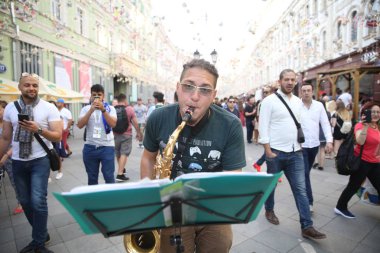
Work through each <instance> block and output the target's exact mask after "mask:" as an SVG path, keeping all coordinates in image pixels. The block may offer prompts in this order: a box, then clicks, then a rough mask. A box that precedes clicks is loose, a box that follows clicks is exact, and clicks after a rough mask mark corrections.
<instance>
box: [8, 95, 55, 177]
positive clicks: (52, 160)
mask: <svg viewBox="0 0 380 253" xmlns="http://www.w3.org/2000/svg"><path fill="white" fill-rule="evenodd" d="M14 104H15V106H16V108H17V111H18V112H19V113H21V107H20V105H19V103H18V101H15V102H14ZM33 135H34V138H36V140H37V141H38V142H39V143H40V145H41V146H42V148H43V149H44V150H45V152H46V154H47V155H48V157H49V160H50V169H51V170H52V171H57V170H59V168H60V167H61V163H62V162H61V158H60V157H59V155H58V153H57V151H56V150H55V149H54V148H52V149H49V148H48V146H47V145H46V143H45V142H44V141H43V140H42V139H41V136H40V135H39V134H38V133H33Z"/></svg>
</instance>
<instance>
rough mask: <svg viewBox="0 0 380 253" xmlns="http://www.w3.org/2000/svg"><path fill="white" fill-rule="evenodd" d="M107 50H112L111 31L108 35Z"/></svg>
mask: <svg viewBox="0 0 380 253" xmlns="http://www.w3.org/2000/svg"><path fill="white" fill-rule="evenodd" d="M108 50H109V51H110V52H113V34H112V32H110V33H109V36H108Z"/></svg>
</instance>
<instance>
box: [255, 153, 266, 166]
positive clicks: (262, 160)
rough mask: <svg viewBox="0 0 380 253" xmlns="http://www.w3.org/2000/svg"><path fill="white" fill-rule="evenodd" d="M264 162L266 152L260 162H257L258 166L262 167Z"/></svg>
mask: <svg viewBox="0 0 380 253" xmlns="http://www.w3.org/2000/svg"><path fill="white" fill-rule="evenodd" d="M264 162H265V152H264V154H263V155H262V156H261V157H260V158H259V160H257V162H256V164H257V165H259V166H261V165H263V164H264Z"/></svg>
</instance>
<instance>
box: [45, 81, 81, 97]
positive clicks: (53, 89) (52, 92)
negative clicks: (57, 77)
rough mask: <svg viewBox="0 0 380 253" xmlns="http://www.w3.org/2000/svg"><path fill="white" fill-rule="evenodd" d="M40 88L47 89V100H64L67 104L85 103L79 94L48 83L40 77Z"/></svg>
mask: <svg viewBox="0 0 380 253" xmlns="http://www.w3.org/2000/svg"><path fill="white" fill-rule="evenodd" d="M40 86H41V88H43V89H45V90H46V92H47V95H46V96H45V99H46V100H57V99H58V98H63V99H64V100H65V103H80V102H82V101H83V95H82V94H81V93H79V92H76V91H73V90H69V89H65V88H62V87H59V86H58V85H57V84H55V83H53V82H50V81H47V80H45V79H43V78H41V77H40Z"/></svg>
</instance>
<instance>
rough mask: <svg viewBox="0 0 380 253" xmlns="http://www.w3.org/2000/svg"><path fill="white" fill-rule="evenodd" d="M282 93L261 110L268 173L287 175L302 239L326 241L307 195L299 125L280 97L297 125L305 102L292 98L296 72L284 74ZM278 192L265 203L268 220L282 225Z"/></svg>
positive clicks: (261, 129) (261, 136) (273, 96)
mask: <svg viewBox="0 0 380 253" xmlns="http://www.w3.org/2000/svg"><path fill="white" fill-rule="evenodd" d="M279 83H280V89H279V90H278V91H277V92H276V93H275V94H271V95H269V96H268V97H266V98H265V99H264V100H263V102H262V103H261V106H260V115H259V116H260V125H259V132H260V139H259V142H260V143H262V144H263V145H264V149H265V156H266V162H267V172H268V173H278V172H280V171H284V173H285V176H286V177H287V179H288V181H289V184H290V187H291V189H292V192H293V196H294V199H295V201H296V205H297V209H298V213H299V215H300V223H301V229H302V236H303V237H305V238H310V239H324V238H326V235H325V234H323V233H320V232H318V231H317V230H316V229H315V228H314V227H313V221H312V220H311V213H310V209H309V200H308V197H307V195H306V186H305V168H304V163H303V155H302V150H301V145H300V143H298V141H297V127H296V124H295V122H294V120H293V118H292V116H291V114H290V112H289V111H288V109H287V108H286V106H285V105H284V104H283V103H282V102H281V100H280V98H279V97H278V96H281V97H282V98H283V99H284V101H285V103H287V105H288V106H289V108H290V109H291V111H292V112H293V114H294V116H295V118H296V119H297V121H299V119H300V115H301V108H302V101H301V100H300V99H299V98H298V97H296V96H295V95H293V94H292V92H293V89H294V87H295V85H296V73H295V72H294V70H291V69H285V70H283V71H282V72H281V73H280V79H279ZM284 129H286V134H284ZM274 191H275V190H273V192H272V193H271V194H270V196H269V198H268V199H267V201H266V202H265V217H266V219H267V220H268V221H269V222H270V223H272V224H274V225H278V224H279V223H280V222H279V220H278V218H277V216H276V215H275V213H274Z"/></svg>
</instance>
